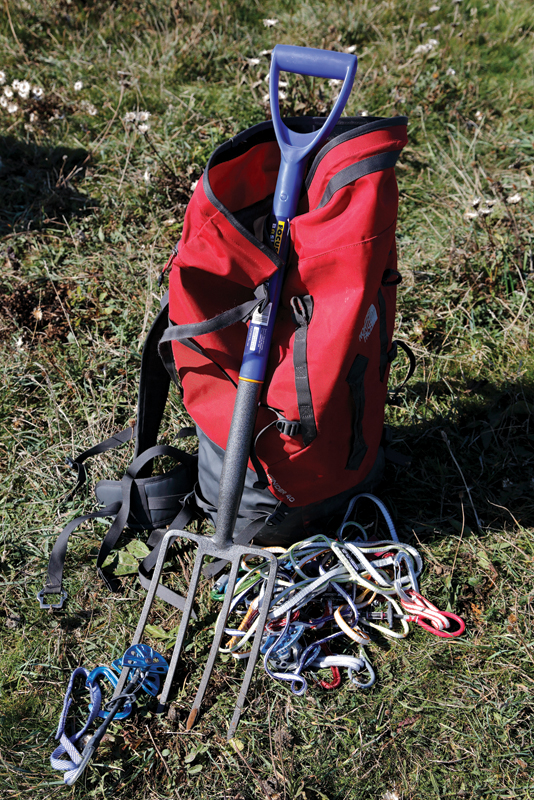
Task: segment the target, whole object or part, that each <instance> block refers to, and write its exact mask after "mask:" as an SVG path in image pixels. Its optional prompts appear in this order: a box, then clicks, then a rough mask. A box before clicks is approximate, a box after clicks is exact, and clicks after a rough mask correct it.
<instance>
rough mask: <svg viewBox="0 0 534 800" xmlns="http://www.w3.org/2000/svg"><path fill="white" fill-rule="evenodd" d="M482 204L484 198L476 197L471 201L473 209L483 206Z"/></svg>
mask: <svg viewBox="0 0 534 800" xmlns="http://www.w3.org/2000/svg"><path fill="white" fill-rule="evenodd" d="M481 202H482V198H481V197H474V198H473V199H472V200H471V205H472V206H473V208H478V207H479V205H480V204H481Z"/></svg>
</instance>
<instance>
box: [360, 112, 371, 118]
mask: <svg viewBox="0 0 534 800" xmlns="http://www.w3.org/2000/svg"><path fill="white" fill-rule="evenodd" d="M358 116H359V117H368V116H369V112H368V111H360V113H359V114H358Z"/></svg>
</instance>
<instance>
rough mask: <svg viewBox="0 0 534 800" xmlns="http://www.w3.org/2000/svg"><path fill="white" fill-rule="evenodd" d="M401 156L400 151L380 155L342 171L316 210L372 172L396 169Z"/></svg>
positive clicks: (326, 190) (329, 186) (332, 182)
mask: <svg viewBox="0 0 534 800" xmlns="http://www.w3.org/2000/svg"><path fill="white" fill-rule="evenodd" d="M400 154H401V151H400V150H392V151H390V152H389V153H379V154H378V155H376V156H370V157H369V158H364V159H362V160H361V161H357V162H356V163H355V164H351V165H350V166H349V167H345V169H342V170H340V171H339V172H338V173H337V174H336V175H334V177H333V178H331V179H330V180H329V181H328V183H327V185H326V189H325V190H324V193H323V196H322V197H321V202H320V203H319V205H318V206H316V209H317V208H322V207H323V206H325V205H326V204H327V203H328V201H329V200H330V199H331V198H332V197H333V195H334V194H335V193H336V192H338V191H339V190H340V189H343V187H344V186H348V184H349V183H352V182H353V181H357V180H358V178H363V176H364V175H370V174H371V173H372V172H382V170H385V169H390V168H391V167H394V166H395V164H396V163H397V161H398V158H399V156H400Z"/></svg>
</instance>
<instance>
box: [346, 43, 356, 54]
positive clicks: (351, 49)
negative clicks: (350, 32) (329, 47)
mask: <svg viewBox="0 0 534 800" xmlns="http://www.w3.org/2000/svg"><path fill="white" fill-rule="evenodd" d="M356 50H357V47H356V45H355V44H351V45H350V47H345V53H355V52H356Z"/></svg>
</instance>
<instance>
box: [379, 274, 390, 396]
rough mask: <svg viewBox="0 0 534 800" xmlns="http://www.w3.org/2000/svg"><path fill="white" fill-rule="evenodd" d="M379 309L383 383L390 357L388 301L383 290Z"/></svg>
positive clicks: (381, 377) (381, 376) (380, 372)
mask: <svg viewBox="0 0 534 800" xmlns="http://www.w3.org/2000/svg"><path fill="white" fill-rule="evenodd" d="M378 309H379V312H380V367H379V374H380V380H381V381H383V380H384V377H385V375H386V369H387V366H388V364H389V361H390V359H389V357H388V344H389V340H388V328H387V319H386V301H385V299H384V295H383V294H382V290H381V289H379V290H378Z"/></svg>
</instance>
